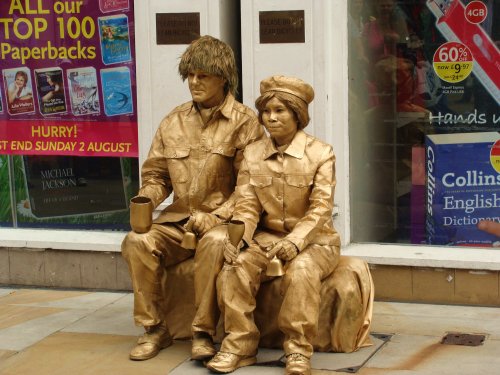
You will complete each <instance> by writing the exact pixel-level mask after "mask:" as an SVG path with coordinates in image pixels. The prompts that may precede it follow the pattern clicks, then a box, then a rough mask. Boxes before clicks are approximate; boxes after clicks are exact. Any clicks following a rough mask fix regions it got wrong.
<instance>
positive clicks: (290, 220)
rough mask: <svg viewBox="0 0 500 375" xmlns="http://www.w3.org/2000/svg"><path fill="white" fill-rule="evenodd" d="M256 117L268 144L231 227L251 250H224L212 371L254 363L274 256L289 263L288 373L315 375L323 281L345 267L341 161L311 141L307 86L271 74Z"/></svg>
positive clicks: (246, 167) (254, 149) (261, 147)
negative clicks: (338, 192) (339, 227)
mask: <svg viewBox="0 0 500 375" xmlns="http://www.w3.org/2000/svg"><path fill="white" fill-rule="evenodd" d="M260 92H261V96H260V97H259V98H258V99H257V101H256V107H257V109H258V110H259V119H260V120H261V121H262V123H263V124H264V126H265V127H266V129H267V130H268V132H269V134H270V137H271V138H270V139H265V140H261V141H259V142H256V143H254V144H252V145H249V146H248V147H247V148H246V149H245V152H244V160H243V162H242V165H241V168H240V172H239V176H238V186H237V192H238V199H237V203H236V206H235V208H234V213H233V220H240V221H243V222H244V223H245V233H244V235H243V240H244V242H245V243H246V244H247V245H248V247H246V248H244V249H243V250H242V251H241V252H239V253H238V250H237V248H238V246H236V247H235V246H231V244H230V243H228V242H226V243H224V246H225V251H224V256H225V258H226V260H227V261H228V263H230V265H228V266H225V267H224V269H223V270H222V272H221V273H220V274H219V277H218V281H217V290H218V295H219V304H220V307H221V310H222V311H223V317H224V323H225V330H226V334H227V335H226V337H225V338H224V340H223V342H222V345H221V348H220V351H219V353H217V355H216V356H215V357H214V358H213V359H212V360H211V361H210V362H208V364H207V368H209V369H210V370H212V371H215V372H218V373H228V372H232V371H234V370H235V369H237V368H238V367H242V366H247V365H251V364H253V363H255V361H256V354H257V348H258V344H259V330H258V328H257V326H256V325H255V322H254V319H253V312H254V310H255V306H256V299H255V297H256V293H257V291H258V290H259V286H260V282H261V276H262V274H263V273H265V272H266V269H267V267H268V266H269V263H270V258H272V256H270V254H276V255H277V257H278V258H279V259H281V260H282V261H284V262H285V274H284V276H283V279H282V281H281V288H282V290H281V292H282V295H283V304H282V306H281V309H280V312H279V315H278V326H279V328H280V330H281V331H282V332H283V333H284V335H285V340H284V344H283V348H284V351H285V355H286V370H285V372H286V374H304V375H305V374H310V357H311V356H312V353H313V346H312V340H313V339H314V337H315V336H316V334H317V329H318V316H319V306H320V289H321V282H322V280H324V279H325V278H326V277H328V276H329V275H330V274H331V273H332V272H333V270H334V269H335V267H336V266H337V264H338V261H339V251H340V249H339V247H340V239H339V235H338V233H337V232H336V231H335V229H334V227H333V223H332V209H333V194H334V188H335V156H334V153H333V150H332V147H331V146H330V145H328V144H325V143H323V142H321V141H320V140H318V139H316V138H314V137H312V136H310V135H308V134H306V133H305V132H304V131H303V130H302V129H303V128H304V127H305V126H306V125H307V124H308V122H309V114H308V105H309V103H310V102H311V101H312V100H313V97H314V91H313V89H312V87H311V86H310V85H309V84H307V83H305V82H304V81H302V80H300V79H298V78H294V77H285V76H273V77H270V78H268V79H265V80H263V81H262V82H261V85H260Z"/></svg>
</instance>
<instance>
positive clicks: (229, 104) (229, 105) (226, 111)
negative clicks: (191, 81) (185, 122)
mask: <svg viewBox="0 0 500 375" xmlns="http://www.w3.org/2000/svg"><path fill="white" fill-rule="evenodd" d="M235 101H236V99H235V98H234V96H233V94H231V93H228V94H227V95H226V97H225V98H224V101H223V102H222V104H221V105H220V106H219V107H218V108H217V109H216V111H215V112H214V114H213V115H214V116H215V114H216V113H217V112H220V114H221V115H222V116H224V117H225V118H227V119H230V118H231V112H232V111H233V106H234V102H235ZM193 111H195V112H197V108H196V105H195V103H194V102H191V110H190V111H189V112H188V115H189V114H190V113H192V112H193Z"/></svg>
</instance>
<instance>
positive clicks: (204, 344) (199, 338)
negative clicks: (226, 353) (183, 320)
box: [191, 332, 217, 361]
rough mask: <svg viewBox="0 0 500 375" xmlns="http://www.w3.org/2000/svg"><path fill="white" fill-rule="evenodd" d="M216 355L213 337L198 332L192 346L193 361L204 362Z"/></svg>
mask: <svg viewBox="0 0 500 375" xmlns="http://www.w3.org/2000/svg"><path fill="white" fill-rule="evenodd" d="M215 353H217V351H216V350H215V347H214V342H213V340H212V337H211V336H210V335H209V334H207V333H205V332H196V333H195V334H194V337H193V343H192V345H191V359H194V360H197V361H203V360H206V359H209V358H212V357H213V356H214V355H215Z"/></svg>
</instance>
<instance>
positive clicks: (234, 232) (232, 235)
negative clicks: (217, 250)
mask: <svg viewBox="0 0 500 375" xmlns="http://www.w3.org/2000/svg"><path fill="white" fill-rule="evenodd" d="M227 233H228V235H229V242H231V244H232V245H233V246H234V247H238V244H239V243H240V241H241V239H242V238H243V234H244V233H245V223H244V222H243V221H240V220H231V221H230V222H229V224H228V226H227Z"/></svg>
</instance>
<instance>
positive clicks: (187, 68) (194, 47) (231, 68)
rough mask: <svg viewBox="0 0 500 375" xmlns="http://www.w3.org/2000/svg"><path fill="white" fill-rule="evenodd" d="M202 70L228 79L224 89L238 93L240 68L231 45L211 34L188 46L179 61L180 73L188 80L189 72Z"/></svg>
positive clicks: (226, 91)
mask: <svg viewBox="0 0 500 375" xmlns="http://www.w3.org/2000/svg"><path fill="white" fill-rule="evenodd" d="M196 70H201V71H203V72H205V73H208V74H211V75H214V76H218V77H222V78H224V79H225V80H226V84H225V86H224V91H225V93H226V94H227V93H228V92H230V93H231V94H233V95H236V92H237V90H238V69H237V68H236V60H235V58H234V53H233V50H232V49H231V47H230V46H229V45H228V44H226V43H224V42H222V41H221V40H219V39H216V38H214V37H212V36H210V35H204V36H202V37H200V38H198V39H196V40H194V41H192V42H191V44H190V45H189V46H188V48H187V49H186V51H184V53H183V54H182V56H181V61H180V62H179V74H180V75H181V77H182V80H183V81H184V80H186V78H187V77H188V75H189V72H193V71H196Z"/></svg>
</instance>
